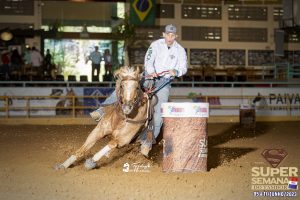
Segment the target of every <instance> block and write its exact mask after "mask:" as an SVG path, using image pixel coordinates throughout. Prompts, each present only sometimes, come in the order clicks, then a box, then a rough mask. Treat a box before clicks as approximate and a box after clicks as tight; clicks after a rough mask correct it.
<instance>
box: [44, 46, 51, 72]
mask: <svg viewBox="0 0 300 200" xmlns="http://www.w3.org/2000/svg"><path fill="white" fill-rule="evenodd" d="M44 60H45V61H44V62H45V66H44V72H46V75H50V74H51V70H52V55H51V54H50V50H49V49H47V51H46V55H45V59H44Z"/></svg>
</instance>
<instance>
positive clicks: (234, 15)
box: [228, 5, 268, 21]
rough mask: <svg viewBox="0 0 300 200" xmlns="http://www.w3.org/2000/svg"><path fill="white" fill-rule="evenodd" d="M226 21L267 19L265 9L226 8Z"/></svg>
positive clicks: (231, 6)
mask: <svg viewBox="0 0 300 200" xmlns="http://www.w3.org/2000/svg"><path fill="white" fill-rule="evenodd" d="M228 19H230V20H255V21H257V20H262V21H266V20H267V19H268V9H267V7H249V6H235V5H230V6H229V7H228Z"/></svg>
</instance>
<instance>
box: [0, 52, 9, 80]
mask: <svg viewBox="0 0 300 200" xmlns="http://www.w3.org/2000/svg"><path fill="white" fill-rule="evenodd" d="M1 61H2V65H1V70H0V71H1V73H3V74H4V76H5V80H9V63H10V59H9V52H8V51H3V52H2V55H1Z"/></svg>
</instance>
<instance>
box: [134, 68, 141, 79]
mask: <svg viewBox="0 0 300 200" xmlns="http://www.w3.org/2000/svg"><path fill="white" fill-rule="evenodd" d="M140 72H141V70H140V67H139V66H137V67H136V70H135V75H136V76H137V77H138V79H139V80H141V78H142V76H141V73H140Z"/></svg>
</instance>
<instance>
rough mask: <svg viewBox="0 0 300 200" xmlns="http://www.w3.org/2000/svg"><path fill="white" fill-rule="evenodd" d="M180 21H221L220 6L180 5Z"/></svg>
mask: <svg viewBox="0 0 300 200" xmlns="http://www.w3.org/2000/svg"><path fill="white" fill-rule="evenodd" d="M181 13H182V16H181V18H182V19H221V18H222V9H221V6H203V5H182V6H181Z"/></svg>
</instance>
